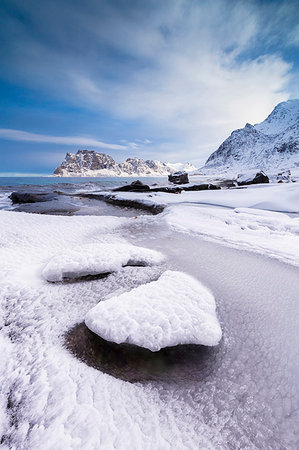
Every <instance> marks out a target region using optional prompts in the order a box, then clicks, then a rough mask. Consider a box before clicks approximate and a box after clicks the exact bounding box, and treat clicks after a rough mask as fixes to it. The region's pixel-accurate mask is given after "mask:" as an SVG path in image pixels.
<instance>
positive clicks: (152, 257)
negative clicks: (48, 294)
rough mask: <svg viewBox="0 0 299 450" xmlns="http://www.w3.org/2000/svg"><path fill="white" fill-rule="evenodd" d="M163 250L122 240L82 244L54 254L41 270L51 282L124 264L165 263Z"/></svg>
mask: <svg viewBox="0 0 299 450" xmlns="http://www.w3.org/2000/svg"><path fill="white" fill-rule="evenodd" d="M163 260H164V256H163V255H162V253H160V252H157V251H155V250H150V249H147V248H142V247H135V246H134V245H130V244H123V243H119V242H118V243H99V244H89V245H84V246H83V245H82V246H80V247H77V248H73V249H70V250H68V251H67V252H65V253H63V254H59V255H56V256H54V257H53V258H52V259H51V260H50V261H49V262H48V264H47V265H46V267H45V268H44V269H43V271H42V276H43V278H44V279H45V280H47V281H51V282H58V281H63V280H64V279H75V278H80V277H84V276H87V275H100V274H103V273H110V272H116V271H118V270H120V269H121V268H122V267H123V266H139V265H141V266H152V265H155V264H160V263H161V262H163Z"/></svg>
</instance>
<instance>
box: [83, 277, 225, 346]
mask: <svg viewBox="0 0 299 450" xmlns="http://www.w3.org/2000/svg"><path fill="white" fill-rule="evenodd" d="M215 309H216V305H215V299H214V297H213V295H212V294H211V292H210V291H209V290H207V289H206V288H205V287H204V286H203V285H202V284H201V283H200V282H199V281H197V280H196V279H194V278H193V277H191V276H190V275H187V274H185V273H182V272H175V271H166V272H165V273H163V275H162V276H161V277H160V278H159V280H157V281H153V282H151V283H148V284H146V285H144V286H139V287H138V288H136V289H133V290H132V291H130V292H127V293H124V294H121V295H119V296H115V297H112V298H111V299H109V300H107V301H105V302H100V303H98V305H96V306H95V307H94V308H92V309H91V310H90V311H89V312H88V313H87V315H86V317H85V323H86V325H87V326H88V328H89V329H90V330H91V331H93V332H94V333H96V334H98V335H99V336H100V337H102V338H104V339H106V340H108V341H112V342H116V343H117V344H120V343H124V342H126V343H130V344H134V345H138V346H140V347H144V348H147V349H149V350H151V351H153V352H156V351H158V350H160V349H161V348H163V347H169V346H175V345H178V344H201V345H207V346H213V345H217V344H218V343H219V341H220V339H221V328H220V325H219V322H218V320H217V317H216V313H215Z"/></svg>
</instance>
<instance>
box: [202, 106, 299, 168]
mask: <svg viewBox="0 0 299 450" xmlns="http://www.w3.org/2000/svg"><path fill="white" fill-rule="evenodd" d="M298 166H299V100H297V99H294V100H288V101H286V102H281V103H279V104H278V105H277V106H276V107H275V108H274V109H273V111H272V112H271V113H270V114H269V116H268V117H267V118H266V119H265V120H264V121H263V122H261V123H259V124H256V125H253V126H252V125H250V124H248V123H247V124H246V125H245V127H244V128H241V129H238V130H235V131H233V132H232V133H231V135H230V136H229V137H228V138H227V139H226V140H225V141H224V142H223V143H222V144H221V145H220V147H219V148H218V150H216V151H215V152H214V153H212V154H211V156H210V157H209V158H208V160H207V162H206V164H205V166H204V169H210V168H214V169H216V168H217V170H218V171H219V170H223V171H227V170H229V169H231V170H236V171H239V170H247V169H251V168H256V167H259V168H260V169H265V170H268V169H269V168H270V169H271V168H279V169H286V168H287V169H289V168H291V167H298Z"/></svg>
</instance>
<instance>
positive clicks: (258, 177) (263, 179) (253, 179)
mask: <svg viewBox="0 0 299 450" xmlns="http://www.w3.org/2000/svg"><path fill="white" fill-rule="evenodd" d="M237 183H238V186H246V185H248V184H262V183H269V177H268V176H267V175H266V174H265V173H264V172H263V171H262V170H260V171H256V170H253V171H249V172H246V173H243V174H240V175H238V177H237Z"/></svg>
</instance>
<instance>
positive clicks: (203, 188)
mask: <svg viewBox="0 0 299 450" xmlns="http://www.w3.org/2000/svg"><path fill="white" fill-rule="evenodd" d="M183 189H184V191H207V190H209V189H212V190H215V189H221V187H220V186H216V185H215V184H194V185H193V186H187V187H184V188H183Z"/></svg>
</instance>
